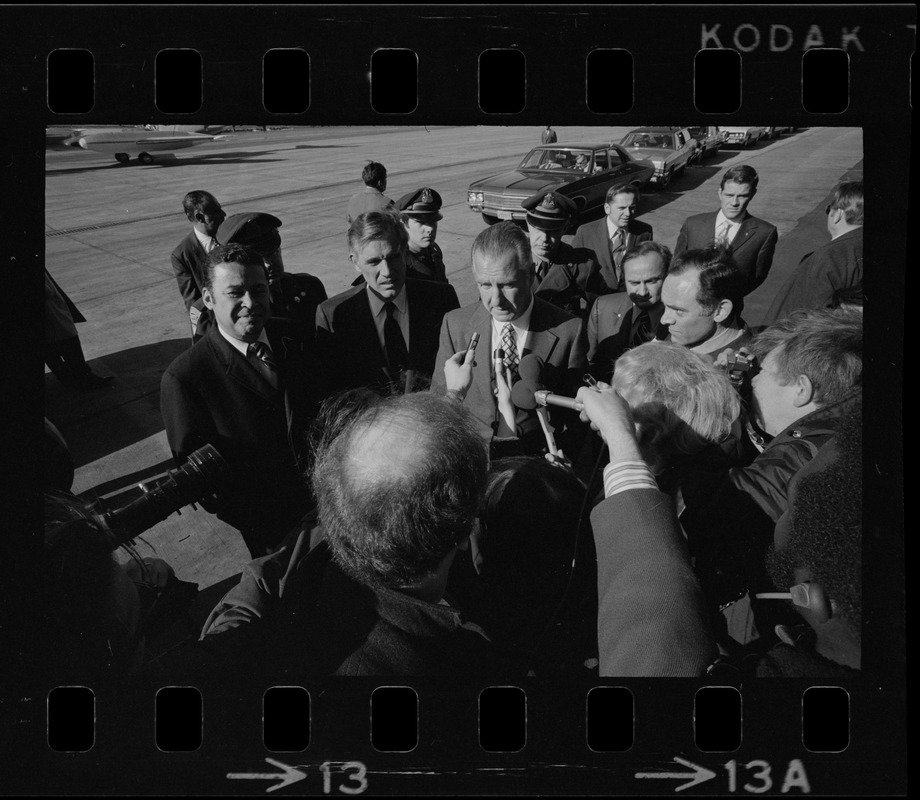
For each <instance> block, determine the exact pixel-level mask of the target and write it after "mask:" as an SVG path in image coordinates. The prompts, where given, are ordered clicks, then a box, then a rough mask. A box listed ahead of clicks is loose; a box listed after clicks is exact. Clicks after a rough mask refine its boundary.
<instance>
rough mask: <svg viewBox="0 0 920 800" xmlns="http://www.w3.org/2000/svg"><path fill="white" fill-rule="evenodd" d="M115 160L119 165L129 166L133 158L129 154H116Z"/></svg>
mask: <svg viewBox="0 0 920 800" xmlns="http://www.w3.org/2000/svg"><path fill="white" fill-rule="evenodd" d="M115 160H116V161H117V162H118V163H119V164H127V163H128V162H129V161H130V160H131V156H129V155H128V154H127V153H116V154H115Z"/></svg>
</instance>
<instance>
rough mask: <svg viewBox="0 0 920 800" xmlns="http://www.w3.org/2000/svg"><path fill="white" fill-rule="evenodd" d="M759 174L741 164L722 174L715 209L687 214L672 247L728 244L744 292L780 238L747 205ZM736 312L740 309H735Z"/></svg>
mask: <svg viewBox="0 0 920 800" xmlns="http://www.w3.org/2000/svg"><path fill="white" fill-rule="evenodd" d="M758 181H759V178H758V176H757V171H756V170H755V169H754V168H753V167H749V166H747V165H746V164H742V165H740V166H737V167H732V168H731V169H730V170H728V171H727V172H726V173H725V174H724V175H723V176H722V183H721V185H720V187H719V203H720V205H721V208H720V209H719V210H718V211H709V212H707V213H705V214H696V215H694V216H692V217H688V218H687V219H686V220H685V221H684V224H683V225H682V226H681V229H680V234H679V235H678V237H677V245H676V246H675V247H674V257H675V258H677V257H678V256H680V255H681V254H682V253H683V252H684V251H685V250H701V249H703V248H706V247H711V246H712V245H713V244H723V245H727V246H728V247H729V249H730V250H731V254H732V256H733V257H734V259H735V263H736V264H737V265H738V269H740V270H741V272H742V274H743V276H744V294H745V295H748V294H750V293H751V292H753V291H754V290H755V289H756V288H757V287H758V286H760V284H762V283H763V282H764V281H765V280H766V278H767V273H768V272H769V271H770V267H771V266H772V265H773V251H774V250H775V249H776V240H777V239H778V238H779V236H778V234H777V231H776V226H775V225H771V224H770V223H769V222H765V221H764V220H762V219H758V218H757V217H753V216H751V215H750V214H749V213H748V211H747V208H748V205H750V203H751V200H753V199H754V195H755V194H757V182H758ZM737 310H738V313H740V312H741V309H740V308H739V309H737Z"/></svg>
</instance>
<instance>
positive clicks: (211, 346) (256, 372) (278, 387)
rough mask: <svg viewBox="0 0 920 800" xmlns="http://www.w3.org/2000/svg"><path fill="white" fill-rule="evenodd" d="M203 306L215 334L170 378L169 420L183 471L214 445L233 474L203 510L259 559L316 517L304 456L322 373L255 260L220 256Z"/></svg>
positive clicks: (239, 249) (165, 405)
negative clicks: (273, 302)
mask: <svg viewBox="0 0 920 800" xmlns="http://www.w3.org/2000/svg"><path fill="white" fill-rule="evenodd" d="M202 298H203V301H204V304H205V306H206V307H207V308H208V309H209V310H210V311H211V313H212V315H213V318H214V324H212V325H211V326H210V327H209V328H208V330H207V332H206V333H205V335H204V337H203V338H202V339H201V340H199V341H198V342H197V343H196V344H195V345H194V346H193V347H191V348H190V349H189V350H187V351H186V352H184V353H182V355H180V356H179V357H178V358H177V359H176V360H175V361H173V363H172V364H170V365H169V367H168V368H167V370H166V372H164V373H163V378H162V381H161V385H160V410H161V413H162V415H163V421H164V423H165V425H166V436H167V439H168V440H169V447H170V449H171V450H172V453H173V456H174V457H175V459H176V463H177V464H179V465H181V464H182V463H184V462H185V460H186V459H187V458H188V456H189V455H190V454H191V453H193V452H194V451H195V450H197V449H198V448H199V447H201V446H202V445H204V444H211V445H213V446H214V447H216V448H217V451H218V452H219V453H220V454H221V455H222V456H223V457H224V459H225V460H226V461H227V463H228V464H229V466H230V469H231V477H230V485H229V486H228V487H227V489H228V490H227V491H225V492H222V493H220V495H219V497H218V499H217V502H216V503H214V504H213V505H212V504H211V503H210V502H209V503H208V504H207V505H205V503H204V502H203V503H202V505H205V507H206V508H207V509H208V510H209V511H212V512H214V513H216V514H217V516H218V517H220V518H221V519H223V520H224V521H226V522H227V523H229V524H230V525H232V526H233V527H235V528H237V530H239V531H240V533H241V534H242V536H243V539H244V541H245V542H246V545H247V547H248V548H249V551H250V553H252V555H253V557H254V558H257V557H260V556H262V555H265V554H266V553H267V552H269V551H270V550H271V549H272V548H273V547H274V546H276V545H277V544H278V543H279V542H280V541H281V539H283V538H284V536H285V535H286V534H287V533H288V532H289V531H290V530H291V529H292V528H293V527H294V526H296V525H297V524H298V522H299V521H300V519H301V518H302V517H303V515H304V514H305V513H306V512H307V510H308V509H309V507H310V503H311V499H310V496H309V492H308V490H307V489H306V488H305V486H304V482H303V480H302V478H301V467H302V466H303V456H304V453H303V452H302V448H303V441H304V436H303V434H304V432H305V431H306V429H307V427H308V425H309V423H310V420H311V419H312V417H313V416H314V412H315V409H316V407H317V405H318V403H319V401H320V400H321V399H322V398H321V396H320V393H319V389H318V385H317V382H316V381H315V380H314V378H315V376H316V374H317V373H318V370H317V367H316V365H315V363H313V361H312V359H311V355H310V353H309V351H308V350H307V347H306V344H305V342H304V341H303V335H302V331H303V326H302V325H298V324H296V323H295V322H293V321H291V320H286V319H270V318H269V317H270V294H269V286H268V277H267V275H266V271H265V266H264V264H263V260H262V257H261V256H260V255H259V254H258V253H256V252H255V251H254V250H251V249H249V248H248V247H244V246H243V245H238V244H230V245H224V246H220V247H218V248H216V249H215V250H213V251H212V252H211V254H210V256H209V257H208V263H207V269H206V271H205V273H204V285H203V287H202ZM308 379H309V380H308Z"/></svg>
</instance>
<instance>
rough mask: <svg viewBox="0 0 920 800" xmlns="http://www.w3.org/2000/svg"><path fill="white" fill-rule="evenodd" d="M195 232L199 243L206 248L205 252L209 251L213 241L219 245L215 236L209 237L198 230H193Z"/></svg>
mask: <svg viewBox="0 0 920 800" xmlns="http://www.w3.org/2000/svg"><path fill="white" fill-rule="evenodd" d="M192 230H193V231H194V232H195V238H196V239H197V240H198V243H199V244H200V245H201V246H202V247H203V248H204V250H205V252H207V251H208V245H209V244H211V242H212V240H213V242H214V243H215V244H217V239H216V238H215V237H214V236H208V235H207V234H206V233H202V232H201V231H200V230H198V228H192Z"/></svg>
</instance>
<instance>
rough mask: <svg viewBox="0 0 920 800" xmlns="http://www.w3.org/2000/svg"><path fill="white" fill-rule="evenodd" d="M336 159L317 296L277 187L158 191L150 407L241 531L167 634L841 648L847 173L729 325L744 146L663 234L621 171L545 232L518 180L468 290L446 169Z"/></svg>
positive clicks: (843, 664)
mask: <svg viewBox="0 0 920 800" xmlns="http://www.w3.org/2000/svg"><path fill="white" fill-rule="evenodd" d="M550 133H552V131H551V129H550V127H549V126H547V128H546V131H545V132H544V134H543V138H544V140H545V139H546V138H547V137H548V135H549V134H550ZM362 178H363V180H364V183H365V185H366V188H365V189H364V190H363V191H361V192H359V193H357V194H356V195H355V196H354V197H352V198H351V200H350V201H349V203H348V211H347V215H346V222H347V226H348V227H347V234H346V237H345V240H346V246H347V252H348V258H349V260H350V261H351V263H352V264H353V265H354V269H355V273H356V275H355V281H354V283H353V285H352V286H351V287H350V288H349V289H347V290H346V291H344V292H342V293H340V294H338V295H336V296H333V297H327V294H326V291H325V288H324V287H323V285H322V282H321V281H320V280H319V279H318V278H316V277H315V276H311V275H308V274H305V273H299V274H296V273H295V274H289V273H287V272H286V271H285V268H284V262H283V258H282V255H281V236H280V233H279V229H280V228H281V227H282V221H281V220H280V219H279V218H277V217H275V216H273V215H272V214H268V213H265V212H251V213H238V214H234V215H232V216H229V217H228V216H227V215H226V214H225V213H224V211H223V209H222V208H221V206H220V203H219V202H218V200H217V199H216V198H215V197H214V196H213V195H211V194H210V193H208V192H206V191H192V192H189V193H188V194H187V195H186V197H185V198H184V201H183V208H184V211H185V214H186V216H187V218H188V220H189V222H190V223H191V227H192V230H191V231H190V232H189V234H188V236H186V237H185V239H183V241H182V242H181V243H180V244H179V246H178V247H177V248H176V249H175V251H174V252H173V254H172V264H173V269H174V271H175V275H176V280H177V284H178V288H179V291H180V294H181V296H182V298H183V301H184V303H185V306H186V310H187V312H188V318H189V324H190V326H191V333H192V337H193V341H194V344H193V345H192V346H191V347H190V348H189V349H188V350H187V351H186V352H184V353H182V354H181V355H180V356H179V357H178V358H176V360H175V361H174V362H173V363H172V364H171V365H170V366H169V367H168V368H167V369H166V371H165V372H164V374H163V376H162V384H161V398H160V401H161V411H162V416H163V420H164V423H165V427H166V433H167V437H168V441H169V446H170V448H171V450H172V452H173V455H174V456H175V459H176V462H177V464H182V463H184V461H185V460H186V459H187V458H188V456H189V455H190V454H191V453H193V452H194V451H195V450H197V449H198V448H200V447H201V446H202V445H205V444H210V445H213V446H214V447H215V448H216V449H217V450H218V452H219V453H220V454H221V455H222V456H223V458H224V459H225V461H226V462H227V463H228V465H229V467H230V474H231V477H230V482H229V487H225V489H224V490H223V491H222V492H220V493H218V495H217V496H216V497H215V498H212V499H211V500H210V501H208V505H207V508H208V510H209V511H211V512H213V513H215V514H216V515H217V516H218V517H220V518H221V519H223V520H225V521H226V522H228V523H229V524H230V525H231V526H233V527H234V528H236V529H237V530H238V531H239V532H240V534H241V535H242V537H243V539H244V541H245V543H246V545H247V547H248V548H249V551H250V553H251V555H252V557H253V559H254V560H253V562H252V563H251V564H250V565H249V566H248V567H247V569H246V570H245V571H244V573H243V575H242V577H241V580H240V582H239V584H238V585H237V586H236V587H235V588H234V589H233V590H231V591H230V592H229V593H228V594H227V595H226V596H225V597H224V598H223V599H222V600H221V601H220V603H219V604H218V606H217V607H216V608H215V609H214V610H213V611H212V613H211V615H210V617H209V619H208V621H207V623H206V625H205V627H204V630H203V633H202V636H201V640H200V642H198V643H197V644H195V645H193V646H191V647H189V648H187V651H186V652H185V653H184V654H183V657H184V658H187V659H188V663H193V662H195V661H196V660H198V661H200V662H201V663H202V664H204V665H206V666H207V668H208V669H211V670H214V669H217V670H220V669H227V670H229V669H239V670H250V669H257V668H258V667H259V665H260V664H270V665H271V667H272V669H273V670H281V671H283V672H289V673H291V674H295V673H296V674H305V675H327V674H348V675H441V676H445V675H458V676H464V675H483V676H490V675H495V676H498V675H504V676H513V675H527V674H537V675H544V674H559V675H569V674H586V675H587V674H592V673H595V674H596V673H598V672H599V674H600V675H604V676H608V675H609V676H613V675H635V676H693V675H701V674H704V673H705V672H706V671H707V670H710V669H713V668H714V665H715V668H718V665H720V664H723V665H724V664H730V665H731V667H732V668H737V669H741V670H743V671H746V672H748V673H750V674H764V675H767V674H769V675H775V674H781V675H796V676H798V675H813V674H821V675H846V674H848V673H849V672H850V671H851V670H853V669H859V666H860V657H861V655H860V626H859V609H860V586H859V580H858V576H859V563H858V561H859V552H860V550H859V536H860V523H861V520H860V513H861V504H860V502H859V498H860V493H861V484H860V481H861V470H860V468H859V452H860V446H861V439H860V435H861V424H860V414H861V389H860V387H861V380H862V316H861V305H862V235H861V226H862V219H863V191H862V183H861V182H848V183H843V184H841V185H839V186H838V187H837V188H836V189H835V191H834V194H833V198H832V201H831V203H830V204H829V205H828V207H827V210H826V214H827V220H828V222H827V224H828V233H829V234H830V236H831V237H832V238H831V241H830V242H829V243H827V244H822V243H817V242H816V249H815V250H814V251H813V252H812V253H810V254H809V255H808V256H806V257H805V258H804V259H803V260H802V263H801V264H799V265H798V267H797V268H796V270H795V271H794V272H793V274H792V275H791V276H790V278H789V281H788V283H787V284H786V286H785V287H783V289H782V290H781V291H780V292H779V293H778V294H777V297H776V301H775V302H774V304H773V306H772V307H771V309H770V312H769V314H768V317H769V320H768V321H769V323H770V324H769V325H768V326H765V329H762V330H752V329H751V328H750V327H749V326H748V325H747V324H746V322H745V320H744V318H743V309H744V298H745V296H746V295H748V294H750V293H751V292H752V291H753V290H754V289H756V288H757V287H758V286H760V285H761V284H762V283H763V281H764V280H765V278H766V276H767V274H768V272H769V270H770V267H771V264H772V260H773V254H774V250H775V248H776V243H777V229H776V227H775V226H774V225H772V224H770V223H769V222H766V221H764V220H760V219H757V218H756V217H754V216H752V215H751V214H750V213H749V212H748V206H749V205H750V204H751V202H752V201H753V199H754V197H755V195H756V193H757V188H758V180H759V179H758V175H757V173H756V172H755V171H754V169H753V168H751V167H749V166H740V167H734V168H732V169H729V170H728V171H727V172H726V173H725V174H724V175H723V177H722V180H721V184H720V188H719V208H718V210H715V211H713V212H711V213H707V214H700V215H697V216H692V217H690V218H688V219H687V220H686V221H685V223H684V224H683V226H682V228H681V231H680V235H679V237H678V240H677V242H676V244H675V245H674V247H673V248H671V247H669V246H668V245H667V244H665V243H663V242H660V241H656V240H655V238H654V231H653V229H652V227H651V226H650V225H648V224H646V223H643V222H641V221H640V220H638V219H637V218H636V217H637V214H638V210H639V206H640V203H641V197H640V192H639V190H637V189H636V188H635V187H633V186H630V185H615V186H612V187H611V188H610V189H609V191H608V192H607V195H606V202H605V204H604V216H603V217H602V218H601V219H599V220H597V221H595V222H587V223H585V224H582V225H580V226H579V227H578V228H577V230H576V231H575V234H574V237H572V239H571V241H570V242H567V241H563V236H564V235H565V234H566V233H567V231H568V229H569V227H570V225H571V224H572V222H573V221H574V220H575V218H576V217H577V214H578V208H577V206H576V205H575V203H574V202H573V201H572V200H571V199H569V198H568V197H566V196H565V195H564V194H561V193H559V192H548V193H541V194H538V195H535V196H533V197H531V198H529V199H527V200H526V201H525V202H524V203H523V207H524V209H525V210H526V224H525V225H523V226H520V225H518V224H516V223H513V222H501V223H497V224H495V225H492V226H490V227H487V228H485V229H484V230H483V231H482V232H481V233H480V234H479V235H478V236H477V237H476V238H475V240H474V242H473V244H472V249H471V253H470V263H471V276H470V277H471V278H472V280H473V281H474V282H475V284H476V286H477V287H478V292H479V298H478V300H477V301H475V302H474V303H472V304H470V305H468V306H465V307H461V306H460V303H459V300H458V297H457V293H456V291H455V289H454V288H453V286H451V284H450V282H449V280H448V277H447V271H446V269H445V265H444V260H443V254H442V252H441V250H440V248H439V247H438V245H437V243H436V237H437V230H438V222H439V220H441V218H442V215H441V207H442V199H441V196H440V194H439V193H438V192H437V191H435V190H434V189H433V188H431V187H419V188H417V189H415V190H413V191H412V192H409V193H407V194H405V195H404V196H402V197H401V198H399V199H398V200H396V201H393V200H391V199H390V198H388V197H387V196H386V195H385V194H384V192H385V191H386V188H387V173H386V169H385V168H384V167H383V165H381V164H379V163H375V162H371V163H369V164H368V165H367V166H366V167H365V169H364V172H363V174H362ZM58 350H60V348H58ZM549 407H551V411H548V410H547V409H548V408H549ZM825 485H833V487H834V488H833V491H830V490H825V489H822V488H821V487H824V486H825ZM843 496H845V497H846V498H847V502H845V503H844V502H838V501H839V498H840V497H843ZM817 520H820V524H819V523H818V522H817ZM86 524H87V525H91V524H92V521H91V520H88V521H87V523H86ZM854 562H855V563H854ZM854 575H855V578H854ZM100 602H104V600H100Z"/></svg>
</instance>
